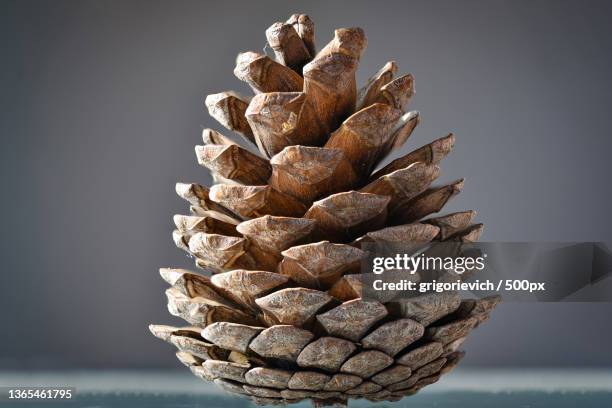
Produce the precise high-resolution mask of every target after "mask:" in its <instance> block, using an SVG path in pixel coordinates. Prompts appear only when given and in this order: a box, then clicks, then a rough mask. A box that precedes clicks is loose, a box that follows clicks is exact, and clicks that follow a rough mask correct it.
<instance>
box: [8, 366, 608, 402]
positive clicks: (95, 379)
mask: <svg viewBox="0 0 612 408" xmlns="http://www.w3.org/2000/svg"><path fill="white" fill-rule="evenodd" d="M0 386H2V387H40V386H57V387H60V386H63V387H74V388H76V398H75V400H73V401H72V402H71V403H63V404H62V406H63V405H66V406H69V407H74V408H77V407H78V408H81V407H83V408H94V407H95V408H107V407H108V408H122V407H130V408H139V407H149V408H175V407H176V408H192V407H193V408H196V407H206V408H214V407H223V408H242V407H251V406H254V405H253V404H252V403H251V402H250V401H249V400H247V399H244V398H241V397H239V396H234V395H229V394H226V393H224V392H223V391H221V390H220V389H218V388H217V387H216V386H214V385H212V384H210V383H207V382H203V381H202V380H200V379H198V378H196V377H194V376H193V375H191V373H189V372H188V371H185V370H181V371H173V370H171V371H45V372H25V371H21V372H3V371H0ZM11 404H12V403H9V402H6V401H5V402H0V406H3V407H4V406H7V407H9V406H14V405H16V404H12V405H11ZM18 406H23V407H27V406H33V405H32V404H31V403H23V404H21V403H19V405H18ZM36 406H43V407H44V406H57V405H56V404H53V403H50V402H40V403H39V405H36ZM308 406H310V404H309V403H308V402H301V403H299V404H295V405H292V407H296V408H297V407H308ZM349 406H350V407H369V406H377V407H383V406H384V407H397V408H399V407H423V408H428V407H432V408H434V407H435V408H447V407H449V408H450V407H453V408H458V407H491V406H495V408H506V407H508V408H509V407H513V408H515V407H525V408H527V407H528V408H540V407H542V408H545V407H555V408H558V407H562V408H564V407H568V408H569V407H572V408H574V407H580V408H590V407H593V408H595V407H597V408H600V407H610V406H612V369H601V370H564V369H524V370H516V369H515V370H489V369H487V370H478V369H461V368H460V369H457V370H455V371H454V372H452V373H450V374H448V375H446V376H445V377H444V378H443V379H442V380H441V381H440V382H438V383H436V384H433V385H431V386H428V387H426V388H424V389H423V390H421V391H420V392H419V393H418V394H416V395H414V396H412V397H407V398H404V399H402V400H401V401H398V402H393V403H386V402H385V403H376V404H374V403H370V402H367V401H365V400H355V401H351V402H350V403H349Z"/></svg>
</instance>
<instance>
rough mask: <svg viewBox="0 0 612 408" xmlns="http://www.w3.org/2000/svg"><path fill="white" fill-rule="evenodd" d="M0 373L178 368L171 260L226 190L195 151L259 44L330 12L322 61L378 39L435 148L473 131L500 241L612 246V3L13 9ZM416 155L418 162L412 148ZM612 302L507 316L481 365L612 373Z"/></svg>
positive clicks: (4, 104)
mask: <svg viewBox="0 0 612 408" xmlns="http://www.w3.org/2000/svg"><path fill="white" fill-rule="evenodd" d="M0 4H1V5H0V7H1V8H2V12H1V13H0V19H1V21H0V31H1V35H0V42H2V47H1V48H0V49H1V50H2V51H1V54H0V55H1V58H2V63H1V64H0V70H1V73H2V74H1V86H0V90H1V92H0V101H1V102H0V103H1V109H0V115H2V118H1V121H0V129H1V131H0V134H1V135H2V148H1V153H0V154H1V156H2V157H1V161H0V166H2V171H1V174H2V179H3V180H2V200H1V201H0V206H1V212H2V214H3V224H4V225H3V231H4V233H3V234H2V238H1V240H2V245H1V247H0V250H1V254H0V255H1V260H2V274H1V286H0V291H1V292H0V313H1V314H2V317H1V323H2V335H1V336H0V367H2V368H24V369H35V368H63V367H131V368H138V367H176V366H177V364H176V362H175V359H174V357H173V353H172V352H171V349H170V348H169V347H168V346H166V345H164V344H162V343H161V342H159V341H157V340H155V339H153V338H152V337H151V336H150V335H149V333H148V331H147V328H146V326H147V324H148V323H149V322H157V323H169V322H174V321H175V320H174V319H171V318H170V317H169V316H168V314H167V312H166V309H165V304H164V300H165V298H164V296H163V290H164V288H165V285H164V284H163V282H162V281H161V279H159V278H158V275H157V268H158V267H160V266H182V267H189V266H191V262H190V261H189V260H188V259H187V258H186V257H184V255H183V254H182V252H181V251H179V250H178V249H176V248H175V247H174V245H173V244H172V241H171V239H170V232H171V229H172V221H171V215H172V214H174V213H176V212H180V211H183V210H185V208H186V206H185V203H183V202H182V201H181V200H180V199H179V198H178V197H176V196H175V194H174V192H173V190H174V182H175V181H177V180H182V181H198V182H201V183H208V182H209V181H210V180H209V177H208V176H207V174H206V171H205V170H204V169H202V168H199V167H198V165H197V163H196V160H195V156H194V153H193V146H194V145H195V144H197V143H199V140H200V139H199V138H200V135H199V133H200V129H202V128H203V127H217V128H219V127H218V126H217V124H216V123H215V122H214V121H213V120H212V119H211V118H209V117H208V115H207V114H206V113H205V111H204V109H203V100H204V97H205V95H206V94H207V93H213V92H218V91H222V90H226V89H236V90H239V91H245V90H246V88H245V86H244V85H243V84H241V83H239V81H238V80H236V79H235V78H234V77H233V74H232V69H233V65H234V58H235V55H236V54H237V53H238V52H239V51H244V50H249V49H254V50H261V49H262V48H263V46H264V30H265V28H266V27H268V25H269V24H271V23H272V22H274V21H276V20H279V19H285V18H286V17H287V16H289V15H290V14H291V13H292V12H296V11H301V12H306V13H308V14H310V15H311V17H312V18H313V19H314V20H315V22H316V26H317V39H318V41H317V42H318V45H319V47H320V46H322V45H323V44H324V43H325V42H326V41H328V40H329V39H330V38H331V36H332V32H333V31H332V30H333V28H334V27H341V26H353V25H357V26H361V27H363V28H364V29H365V31H366V33H367V35H368V39H369V44H370V45H369V47H368V49H367V51H366V53H365V55H364V57H363V59H362V63H361V67H360V71H359V79H360V80H363V79H365V78H366V77H367V76H369V75H370V74H371V73H373V72H374V71H375V70H377V69H378V67H379V66H380V65H382V64H383V63H384V62H385V61H387V60H389V59H396V60H397V62H398V64H399V66H400V67H401V69H402V70H404V71H408V72H412V73H413V74H414V75H415V78H416V90H417V95H416V97H415V99H414V100H413V103H412V108H413V109H418V110H419V111H420V112H421V113H422V118H423V122H422V124H421V125H420V126H419V128H418V129H417V131H416V133H415V135H414V136H413V138H412V139H411V140H410V142H409V143H408V146H407V148H406V149H408V148H414V147H416V146H420V145H421V144H424V143H426V142H428V141H429V140H431V139H433V138H437V137H441V136H443V135H445V134H446V133H447V132H448V131H453V132H455V134H456V135H457V138H458V144H457V147H456V149H455V151H454V153H453V154H452V155H451V156H450V157H449V158H448V159H447V160H446V161H445V162H444V163H443V180H451V179H453V178H454V177H460V176H464V177H466V178H467V184H466V188H465V190H464V192H463V193H462V194H461V195H460V196H459V197H458V198H457V199H455V200H454V201H453V202H452V205H451V207H450V209H451V210H457V209H468V208H474V209H477V210H478V211H479V219H480V220H481V221H482V222H484V223H485V224H486V227H487V229H486V234H485V235H484V237H483V238H484V239H486V240H490V241H494V240H500V241H527V240H535V241H538V240H542V241H583V240H584V241H597V240H608V241H609V240H611V233H610V219H609V207H610V202H611V198H612V186H611V183H610V181H609V176H610V161H609V160H610V159H609V158H610V151H611V149H612V138H611V137H610V134H609V132H610V129H611V128H612V114H611V113H610V99H609V98H610V95H612V77H611V75H610V73H611V72H612V57H611V55H612V52H611V51H612V50H611V47H610V46H611V42H612V25H611V24H610V17H611V14H612V13H611V11H612V7H611V6H610V3H609V2H603V1H588V2H576V1H448V2H446V1H445V2H442V1H433V2H432V1H418V2H414V1H379V2H374V1H372V2H356V1H351V2H339V1H324V2H288V1H264V2H255V1H226V2H215V3H212V2H211V3H207V2H193V1H177V2H171V1H166V2H153V1H146V2H145V1H48V2H43V1H37V2H31V1H19V2H10V1H2V3H0ZM406 149H405V150H404V151H406ZM611 312H612V305H611V304H603V303H600V304H521V305H516V304H506V305H502V306H501V307H500V308H499V310H498V311H497V312H496V314H495V318H494V319H492V320H491V321H490V322H489V323H487V324H486V325H484V326H482V327H481V328H480V329H479V330H478V331H477V333H475V334H474V335H473V336H472V337H471V338H470V340H469V341H468V343H467V345H466V349H467V351H468V355H467V358H466V361H465V364H466V365H490V366H498V365H518V366H523V365H557V366H563V365H565V366H577V367H581V366H587V365H589V366H590V365H600V366H602V365H611V364H612V353H610V352H609V350H610V348H609V339H610V338H611V337H612V325H610V314H611Z"/></svg>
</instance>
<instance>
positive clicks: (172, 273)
mask: <svg viewBox="0 0 612 408" xmlns="http://www.w3.org/2000/svg"><path fill="white" fill-rule="evenodd" d="M266 36H267V39H268V43H269V44H270V46H271V48H272V49H273V50H274V54H275V57H276V60H274V59H272V58H270V57H268V56H266V55H260V54H257V53H255V52H246V53H242V54H240V55H239V56H238V59H237V63H236V69H235V71H234V73H235V74H236V76H237V77H238V78H239V79H241V80H243V81H245V82H247V83H248V84H249V85H250V87H251V88H252V89H253V91H254V93H255V96H254V97H253V98H252V99H250V100H249V99H248V98H243V97H241V96H239V95H237V94H236V93H234V92H223V93H219V94H215V95H210V96H208V97H207V98H206V106H207V107H208V110H209V113H210V114H211V116H213V117H214V118H215V119H217V120H218V121H219V122H220V123H221V124H223V125H224V126H225V127H227V128H228V129H230V130H234V131H236V132H238V133H239V134H241V135H242V137H243V138H244V139H245V140H246V141H247V142H248V143H253V144H255V145H256V146H257V148H258V149H259V151H260V153H261V155H257V154H254V153H252V152H251V151H249V150H247V149H245V148H244V147H241V146H240V145H239V144H237V143H235V142H233V141H232V140H231V139H229V138H227V137H226V136H224V135H222V134H220V133H219V132H217V131H214V130H211V129H206V130H205V131H204V133H203V139H204V145H203V146H197V147H196V155H197V159H198V162H199V163H200V164H201V165H203V166H205V167H207V168H208V169H209V170H210V171H211V173H212V175H213V177H214V179H215V181H216V182H217V184H216V185H214V186H213V187H212V188H210V189H208V188H207V187H204V186H201V185H198V184H185V183H179V184H177V188H176V191H177V193H178V194H179V196H181V197H183V198H184V199H186V200H187V201H188V202H189V203H190V205H191V207H190V210H191V215H177V216H175V218H174V221H175V224H176V230H175V231H174V233H173V238H174V241H175V243H176V245H177V246H178V247H179V248H181V249H183V250H185V251H187V252H188V253H189V254H190V255H192V256H193V257H194V258H195V263H196V266H197V267H199V268H202V269H204V270H205V271H207V272H208V273H209V275H204V274H198V273H195V272H191V271H187V270H182V269H162V270H161V275H162V277H163V278H164V279H165V280H166V281H167V282H168V283H169V284H170V285H171V288H170V289H168V290H167V291H166V295H167V297H168V309H169V311H170V313H171V314H173V315H175V316H179V317H181V318H183V319H184V320H186V321H187V322H188V323H189V326H188V327H182V328H177V327H170V326H159V325H151V326H150V329H151V332H152V333H153V334H154V335H155V336H156V337H158V338H160V339H163V340H165V341H168V342H170V343H172V344H173V345H174V346H176V348H178V350H179V351H178V353H177V357H178V359H179V360H180V361H181V362H182V363H183V364H185V365H186V366H188V367H189V368H190V369H191V371H192V372H193V373H194V374H195V375H196V376H198V377H201V378H202V379H205V380H208V381H214V383H215V384H217V385H219V386H220V387H222V388H223V389H225V390H227V391H229V392H233V393H238V394H243V395H245V396H249V397H250V398H252V399H253V400H254V401H255V402H256V403H258V404H263V405H267V404H281V403H285V402H296V401H299V400H302V399H306V398H311V399H313V401H314V403H315V405H337V404H339V405H344V404H346V402H347V401H348V399H350V398H361V397H365V398H367V399H369V400H372V401H384V400H398V399H401V398H402V397H404V396H407V395H412V394H414V393H415V392H417V391H418V390H419V389H420V388H422V387H424V386H426V385H428V384H431V383H434V382H436V381H437V380H438V379H439V378H440V376H441V375H442V374H444V373H446V372H448V371H450V370H452V369H453V368H454V367H455V366H456V365H457V363H458V362H459V360H460V359H461V358H462V356H463V352H461V351H458V348H459V347H460V346H461V344H462V343H463V341H464V340H465V338H466V336H467V335H468V333H469V332H470V330H471V329H473V328H474V327H476V326H477V325H478V324H479V323H481V322H482V321H484V320H486V319H487V318H488V316H489V313H490V311H491V310H492V309H493V308H494V307H495V305H496V304H497V303H498V301H499V298H497V297H491V298H485V299H477V300H461V299H460V297H459V295H458V294H457V293H427V294H424V295H421V296H418V297H414V298H410V299H404V300H401V301H397V300H396V301H384V300H381V301H376V300H368V299H364V298H362V297H361V296H362V287H361V285H362V283H361V280H360V279H359V278H358V273H359V272H360V264H361V261H362V259H363V258H364V257H365V256H366V252H365V251H364V249H363V248H362V243H364V242H382V243H386V242H389V243H393V242H407V241H415V242H430V241H461V242H465V241H467V242H470V241H474V240H477V239H478V236H479V235H480V232H481V230H482V224H474V223H473V219H474V217H475V213H474V212H473V211H464V212H458V213H453V214H449V215H444V216H438V217H434V218H426V217H428V216H430V215H431V214H434V213H437V212H439V211H440V210H441V209H442V207H443V206H444V205H445V204H446V202H448V201H449V200H450V199H451V198H452V197H453V196H455V195H456V194H457V193H459V191H460V190H461V188H462V186H463V180H458V181H455V182H453V183H450V184H448V185H443V186H431V183H432V182H433V181H434V180H435V179H436V178H437V176H438V173H439V168H438V164H439V162H440V161H441V160H442V159H443V158H444V157H445V156H446V155H447V154H448V153H449V152H450V150H451V149H452V147H453V145H454V142H455V138H454V136H453V135H452V134H450V135H448V136H446V137H443V138H441V139H438V140H435V141H433V142H432V143H430V144H428V145H425V146H423V147H421V148H419V149H416V150H414V151H412V152H410V153H408V154H406V155H404V156H402V157H400V158H398V159H396V160H394V161H392V162H390V163H388V164H385V165H384V166H382V167H380V166H379V164H381V163H382V162H383V160H384V158H385V156H386V155H387V154H388V153H389V152H390V151H392V150H394V149H398V148H400V147H401V146H402V145H403V144H404V142H406V140H407V139H408V138H409V137H410V135H411V133H412V131H413V130H414V128H415V127H416V126H417V124H418V122H419V114H418V113H417V112H415V111H412V112H406V111H405V109H406V105H407V104H408V102H409V101H410V99H411V97H412V96H413V94H414V80H413V78H412V76H411V75H404V76H400V77H397V78H395V79H394V77H395V74H396V71H397V66H396V64H395V63H394V62H388V63H386V64H385V65H384V66H383V67H382V68H381V69H380V70H379V71H378V72H377V73H376V74H375V75H374V76H372V77H371V78H370V79H369V80H368V81H367V83H366V84H365V86H364V87H363V88H362V89H361V90H360V91H357V89H356V84H355V71H356V69H357V65H358V62H359V58H360V56H361V53H362V52H363V50H364V49H365V47H366V38H365V35H364V32H363V30H361V29H360V28H346V29H338V30H336V31H335V35H334V38H333V40H332V41H331V42H330V43H329V44H327V45H326V46H325V47H324V48H323V49H322V50H321V51H319V52H318V53H315V46H314V25H313V23H312V21H311V20H310V18H309V17H308V16H306V15H297V14H296V15H293V16H292V17H291V18H290V19H289V20H288V21H287V22H285V23H275V24H273V25H272V26H271V27H270V28H269V29H268V30H267V31H266ZM377 167H380V169H379V170H376V171H374V170H375V169H376V168H377ZM424 218H425V219H424Z"/></svg>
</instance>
